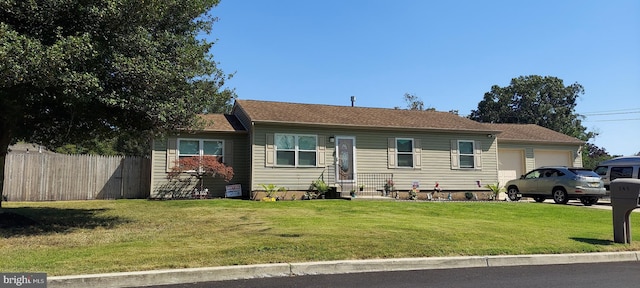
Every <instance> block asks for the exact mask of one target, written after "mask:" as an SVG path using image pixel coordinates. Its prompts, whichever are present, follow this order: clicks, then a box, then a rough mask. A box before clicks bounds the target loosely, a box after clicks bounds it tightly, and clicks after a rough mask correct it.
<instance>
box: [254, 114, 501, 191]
mask: <svg viewBox="0 0 640 288" xmlns="http://www.w3.org/2000/svg"><path fill="white" fill-rule="evenodd" d="M254 133H255V134H254V135H255V142H254V146H253V149H252V150H253V152H254V155H253V161H254V175H253V184H252V187H253V189H254V190H260V187H259V184H269V183H272V184H275V185H278V186H284V187H286V188H287V189H289V190H306V189H308V188H309V185H310V184H311V182H312V181H313V180H315V179H318V177H320V176H321V175H322V174H323V173H324V178H325V181H327V182H328V183H329V184H335V160H334V155H335V143H331V142H329V137H330V136H354V137H355V138H356V160H357V163H356V172H357V173H393V174H394V180H395V183H396V188H397V189H400V190H408V189H410V188H411V184H412V183H413V181H420V184H421V189H426V190H429V189H432V188H433V186H434V185H435V182H439V183H440V185H441V186H443V188H444V189H447V190H482V188H479V187H478V186H477V184H476V181H481V183H483V184H485V183H493V182H496V181H497V178H498V176H497V175H498V174H497V156H496V155H497V153H496V143H495V138H488V137H487V136H486V134H457V133H441V132H440V133H438V132H414V131H408V130H404V131H391V130H369V129H358V130H350V129H344V128H314V129H310V128H308V127H292V126H290V125H288V126H284V125H283V126H278V125H267V124H262V125H257V124H256V125H255V130H254ZM275 133H292V134H297V133H299V134H314V135H318V136H319V138H320V136H324V137H325V139H326V142H325V145H326V153H325V158H324V159H325V161H326V162H325V163H326V165H325V166H324V167H318V168H313V167H312V168H308V167H303V168H289V167H270V166H268V165H266V163H265V159H266V157H265V152H266V151H267V149H265V147H264V145H265V143H266V140H267V134H275ZM389 138H412V139H415V140H416V143H419V144H420V145H419V146H420V147H421V149H420V150H419V151H418V153H417V155H418V156H419V157H420V161H419V164H421V165H418V167H414V168H388V166H389V165H388V164H389V163H388V157H389V154H388V143H389V140H388V139H389ZM452 140H473V141H480V143H481V147H482V149H483V151H482V167H483V168H482V170H479V169H475V170H474V169H458V170H452V169H451V161H450V160H451V151H450V148H451V145H450V143H451V141H452ZM414 164H415V163H414Z"/></svg>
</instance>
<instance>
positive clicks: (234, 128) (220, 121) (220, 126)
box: [200, 114, 245, 132]
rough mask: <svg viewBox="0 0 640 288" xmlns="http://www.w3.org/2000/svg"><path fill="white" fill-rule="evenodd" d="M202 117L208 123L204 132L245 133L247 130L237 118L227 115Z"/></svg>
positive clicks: (206, 115)
mask: <svg viewBox="0 0 640 288" xmlns="http://www.w3.org/2000/svg"><path fill="white" fill-rule="evenodd" d="M200 117H202V119H204V120H205V121H207V123H206V125H205V127H204V129H203V131H216V132H245V128H244V127H243V126H242V124H241V123H240V121H238V118H236V116H233V115H227V114H204V115H200Z"/></svg>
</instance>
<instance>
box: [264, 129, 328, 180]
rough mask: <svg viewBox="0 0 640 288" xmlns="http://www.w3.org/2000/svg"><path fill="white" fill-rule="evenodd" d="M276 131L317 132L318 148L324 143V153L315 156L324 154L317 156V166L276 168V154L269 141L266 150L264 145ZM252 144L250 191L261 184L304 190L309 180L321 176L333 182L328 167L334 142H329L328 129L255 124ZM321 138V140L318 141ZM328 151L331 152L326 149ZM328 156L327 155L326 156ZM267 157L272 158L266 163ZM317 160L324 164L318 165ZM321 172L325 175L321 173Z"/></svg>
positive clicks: (293, 132) (292, 132)
mask: <svg viewBox="0 0 640 288" xmlns="http://www.w3.org/2000/svg"><path fill="white" fill-rule="evenodd" d="M277 133H286V134H304V135H317V136H318V138H317V139H318V147H320V146H325V147H326V148H325V153H320V151H319V152H318V154H317V155H318V157H321V155H322V154H324V159H318V160H317V162H316V163H317V164H316V167H277V166H275V162H276V159H275V157H276V156H275V154H273V155H271V154H269V157H267V153H272V152H273V153H275V151H273V143H270V147H269V149H267V147H265V145H266V144H267V140H268V139H269V140H273V139H272V137H273V135H274V134H277ZM253 136H254V143H253V147H252V151H253V170H254V171H253V177H252V182H253V183H252V190H260V189H262V188H261V187H260V184H275V185H277V186H281V187H285V188H287V190H295V191H306V190H307V189H309V186H310V185H311V182H312V181H314V180H316V179H318V178H320V177H321V176H322V175H324V179H325V182H327V183H329V184H331V183H333V182H334V181H333V179H332V178H330V177H333V175H330V172H329V167H330V166H332V165H333V163H334V161H333V156H332V155H333V151H334V149H333V147H328V146H331V145H333V143H329V131H327V130H326V129H320V130H310V129H308V128H296V127H287V126H274V125H264V124H263V125H257V124H256V125H255V126H254V131H253ZM320 141H323V142H324V143H320ZM329 151H331V152H329ZM329 156H330V157H331V158H328V157H329ZM266 159H269V161H272V163H267V162H266ZM320 163H324V165H321V164H320ZM323 173H324V174H323Z"/></svg>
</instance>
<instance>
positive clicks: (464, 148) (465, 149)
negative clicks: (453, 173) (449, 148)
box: [458, 140, 476, 168]
mask: <svg viewBox="0 0 640 288" xmlns="http://www.w3.org/2000/svg"><path fill="white" fill-rule="evenodd" d="M473 145H474V144H473V141H463V140H460V141H458V151H460V168H475V167H476V166H475V162H474V158H475V155H474V154H473V153H474V151H475V149H474V147H473Z"/></svg>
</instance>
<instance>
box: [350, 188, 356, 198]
mask: <svg viewBox="0 0 640 288" xmlns="http://www.w3.org/2000/svg"><path fill="white" fill-rule="evenodd" d="M349 195H350V196H351V198H356V189H351V192H349Z"/></svg>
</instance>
